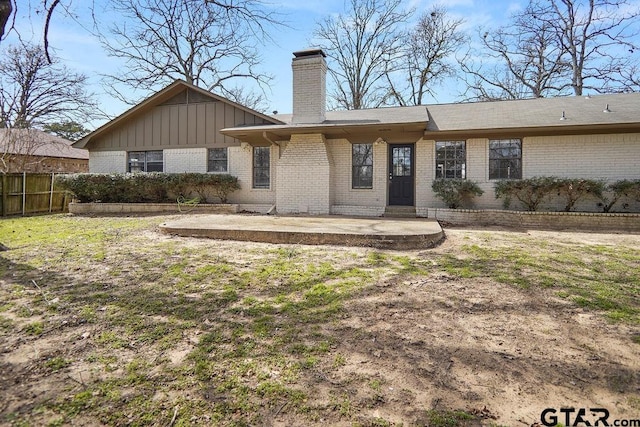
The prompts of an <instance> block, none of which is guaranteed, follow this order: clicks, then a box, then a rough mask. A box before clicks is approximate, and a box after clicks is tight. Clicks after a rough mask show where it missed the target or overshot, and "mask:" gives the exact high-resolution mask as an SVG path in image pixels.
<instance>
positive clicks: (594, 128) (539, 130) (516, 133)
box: [424, 122, 640, 139]
mask: <svg viewBox="0 0 640 427" xmlns="http://www.w3.org/2000/svg"><path fill="white" fill-rule="evenodd" d="M635 132H640V122H637V123H636V122H632V123H598V124H586V125H570V124H568V125H554V126H529V127H512V128H509V127H504V128H487V129H443V130H440V129H438V130H425V131H424V137H425V138H429V139H435V138H446V137H456V136H458V137H491V136H513V137H526V136H552V135H558V136H561V135H584V134H604V133H635Z"/></svg>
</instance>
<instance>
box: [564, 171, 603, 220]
mask: <svg viewBox="0 0 640 427" xmlns="http://www.w3.org/2000/svg"><path fill="white" fill-rule="evenodd" d="M555 189H557V190H558V192H559V194H564V196H565V199H566V201H567V204H566V205H565V207H564V211H565V212H570V211H571V210H572V209H573V208H575V205H576V203H577V202H578V200H580V199H582V198H584V197H587V196H589V195H591V196H594V197H597V198H600V197H602V193H603V192H604V190H605V189H606V185H605V184H604V183H603V182H602V181H597V180H594V179H581V178H556V179H555Z"/></svg>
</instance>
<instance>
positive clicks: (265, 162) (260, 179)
mask: <svg viewBox="0 0 640 427" xmlns="http://www.w3.org/2000/svg"><path fill="white" fill-rule="evenodd" d="M269 174H270V161H269V147H254V148H253V188H269V185H270V181H269Z"/></svg>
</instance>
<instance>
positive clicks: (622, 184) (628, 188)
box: [596, 179, 640, 212]
mask: <svg viewBox="0 0 640 427" xmlns="http://www.w3.org/2000/svg"><path fill="white" fill-rule="evenodd" d="M603 186H604V184H603ZM607 193H608V194H607ZM596 196H597V197H598V198H599V199H600V202H601V203H599V204H598V205H599V206H601V207H602V211H603V212H611V208H613V206H614V205H615V204H616V203H617V202H618V201H619V200H620V199H622V198H627V199H631V200H635V201H640V179H636V180H628V179H622V180H620V181H616V182H613V183H611V184H609V185H608V186H606V187H605V188H603V189H602V191H601V192H600V193H599V194H596Z"/></svg>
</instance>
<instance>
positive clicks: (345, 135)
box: [75, 50, 640, 216]
mask: <svg viewBox="0 0 640 427" xmlns="http://www.w3.org/2000/svg"><path fill="white" fill-rule="evenodd" d="M292 67H293V98H294V99H293V114H291V115H275V116H268V115H265V114H262V113H259V112H257V111H253V110H251V109H249V108H246V107H244V106H242V105H238V104H236V103H233V102H231V101H229V100H226V99H224V98H221V97H219V96H216V95H214V94H211V93H209V92H207V91H205V90H202V89H199V88H197V87H195V86H192V85H189V84H187V83H185V82H183V81H176V82H175V83H173V84H171V85H170V86H168V87H166V88H165V89H163V90H161V91H160V92H158V93H156V94H155V95H153V96H151V97H150V98H148V99H147V100H145V101H143V102H142V103H140V104H139V105H137V106H136V107H134V108H132V109H131V110H129V111H127V112H126V113H124V114H123V115H121V116H120V117H118V118H116V119H114V120H113V121H111V122H109V123H107V124H105V125H104V126H102V127H101V128H99V129H97V130H96V131H94V132H92V133H91V134H89V135H88V136H86V137H85V138H83V139H82V140H80V141H78V142H77V143H76V144H75V146H76V147H78V148H87V149H88V150H89V153H90V156H89V169H90V171H91V172H128V171H129V172H134V171H165V172H211V173H220V172H225V173H230V174H232V175H235V176H237V177H238V178H239V181H240V184H241V187H242V189H241V190H240V191H238V192H236V193H234V194H232V196H231V201H232V202H234V203H238V204H240V208H241V209H245V210H251V211H256V212H265V211H267V210H269V209H270V208H272V207H273V206H275V208H276V210H277V212H279V213H309V214H345V215H369V216H379V215H383V214H384V212H385V209H387V208H389V207H393V206H407V207H409V209H413V208H415V210H416V213H417V214H418V215H419V216H423V215H426V210H427V208H430V207H444V204H443V202H442V201H440V200H439V199H437V198H436V197H435V195H434V193H433V191H432V190H431V184H432V182H433V180H434V179H436V178H465V179H470V180H474V181H476V182H477V183H479V185H480V186H481V187H482V188H483V189H484V190H485V194H484V195H483V196H481V197H478V198H476V199H475V207H477V208H499V207H501V201H500V200H496V199H495V197H494V195H493V186H494V183H495V182H496V180H500V179H521V178H528V177H534V176H552V175H553V176H562V177H576V178H597V179H606V180H618V179H640V93H629V94H610V95H597V96H584V97H561V98H549V99H543V98H540V99H529V100H514V101H498V102H482V103H458V104H444V105H427V106H417V107H388V108H377V109H366V110H351V111H326V108H325V105H326V92H325V91H326V88H325V87H326V71H327V65H326V62H325V55H324V53H323V52H322V51H321V50H306V51H301V52H296V53H294V58H293V63H292ZM579 208H580V209H581V210H587V211H589V210H590V211H597V210H598V208H597V206H596V204H595V202H593V201H589V202H588V203H586V202H585V204H584V205H581V206H579Z"/></svg>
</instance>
